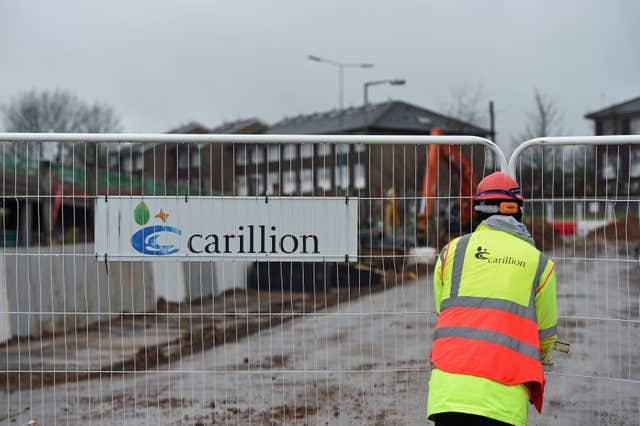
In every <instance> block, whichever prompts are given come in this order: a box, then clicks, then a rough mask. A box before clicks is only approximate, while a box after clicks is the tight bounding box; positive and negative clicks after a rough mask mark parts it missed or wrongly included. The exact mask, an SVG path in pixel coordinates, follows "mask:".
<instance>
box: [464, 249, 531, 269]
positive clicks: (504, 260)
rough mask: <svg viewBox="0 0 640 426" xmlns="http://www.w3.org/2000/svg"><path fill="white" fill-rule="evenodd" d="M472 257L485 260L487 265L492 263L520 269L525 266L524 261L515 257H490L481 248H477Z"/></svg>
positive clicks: (485, 250) (489, 254)
mask: <svg viewBox="0 0 640 426" xmlns="http://www.w3.org/2000/svg"><path fill="white" fill-rule="evenodd" d="M474 256H475V258H476V259H479V260H486V261H487V263H494V264H495V263H499V264H501V265H514V266H520V267H521V268H524V267H525V266H526V263H525V262H524V260H520V259H516V258H515V257H511V256H500V257H493V256H491V253H489V252H488V251H487V249H485V248H482V246H478V248H477V249H476V253H475V254H474Z"/></svg>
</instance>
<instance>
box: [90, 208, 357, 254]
mask: <svg viewBox="0 0 640 426" xmlns="http://www.w3.org/2000/svg"><path fill="white" fill-rule="evenodd" d="M95 218H96V221H95V247H96V256H98V257H99V258H101V259H102V258H104V257H105V256H106V257H107V258H108V259H114V260H118V259H120V260H124V259H126V260H136V259H138V260H140V259H142V260H151V259H153V260H160V259H173V258H182V259H187V258H188V259H189V260H202V261H207V260H213V259H215V258H224V259H244V260H249V259H257V260H290V261H303V260H319V261H322V260H332V261H336V260H338V261H345V260H348V261H355V260H356V258H357V255H358V200H357V199H356V198H350V199H348V200H345V198H311V197H305V198H285V197H282V198H279V197H273V198H271V197H270V198H268V199H265V198H237V197H197V198H189V199H187V200H185V199H184V198H178V197H108V198H107V199H105V198H98V199H97V201H96V215H95Z"/></svg>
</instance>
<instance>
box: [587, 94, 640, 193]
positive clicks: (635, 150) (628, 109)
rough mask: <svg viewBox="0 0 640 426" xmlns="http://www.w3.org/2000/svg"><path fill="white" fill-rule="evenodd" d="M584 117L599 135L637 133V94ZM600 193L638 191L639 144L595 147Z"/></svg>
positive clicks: (639, 121) (639, 107) (639, 111)
mask: <svg viewBox="0 0 640 426" xmlns="http://www.w3.org/2000/svg"><path fill="white" fill-rule="evenodd" d="M585 118H587V119H589V120H593V123H594V133H595V135H596V136H600V135H640V97H636V98H634V99H630V100H627V101H625V102H621V103H617V104H614V105H611V106H608V107H606V108H603V109H601V110H598V111H594V112H590V113H588V114H586V115H585ZM595 163H596V165H597V170H596V172H597V177H598V181H600V182H601V185H600V188H601V190H600V191H598V192H599V193H601V192H603V190H604V192H607V193H609V194H613V193H619V194H627V193H633V194H640V145H606V146H600V147H598V148H597V149H596V158H595Z"/></svg>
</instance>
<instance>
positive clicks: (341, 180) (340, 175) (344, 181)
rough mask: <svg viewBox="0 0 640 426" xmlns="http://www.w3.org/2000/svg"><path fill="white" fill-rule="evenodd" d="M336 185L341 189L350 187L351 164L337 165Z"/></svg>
mask: <svg viewBox="0 0 640 426" xmlns="http://www.w3.org/2000/svg"><path fill="white" fill-rule="evenodd" d="M336 186H337V187H338V188H341V189H347V188H348V187H349V166H348V165H344V166H339V167H336Z"/></svg>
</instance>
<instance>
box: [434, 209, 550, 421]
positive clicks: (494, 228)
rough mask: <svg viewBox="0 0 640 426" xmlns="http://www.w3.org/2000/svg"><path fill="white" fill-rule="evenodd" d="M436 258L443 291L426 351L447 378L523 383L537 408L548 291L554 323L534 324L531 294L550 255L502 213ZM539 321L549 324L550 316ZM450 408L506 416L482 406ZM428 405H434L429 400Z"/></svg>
mask: <svg viewBox="0 0 640 426" xmlns="http://www.w3.org/2000/svg"><path fill="white" fill-rule="evenodd" d="M438 263H439V264H440V265H439V267H440V270H436V271H435V274H439V275H440V277H441V283H440V285H441V286H442V289H441V290H442V291H441V297H440V299H439V300H436V305H437V308H438V309H439V311H440V315H439V318H438V323H437V325H436V332H435V336H434V344H433V347H432V352H431V361H432V364H433V365H434V367H435V368H437V369H438V370H441V371H443V372H446V373H449V374H451V375H452V378H454V379H455V377H456V375H469V376H475V377H482V378H486V379H490V380H492V381H495V382H498V383H499V384H501V385H503V386H504V388H505V391H506V389H507V388H508V387H509V386H516V385H520V384H524V383H526V384H527V386H528V388H529V395H530V399H531V401H532V402H533V403H534V405H536V408H537V409H538V410H539V411H540V410H541V408H542V396H543V391H544V376H543V372H542V365H541V362H540V356H541V352H542V351H541V348H540V338H542V339H544V338H547V337H548V336H549V335H550V334H552V335H553V336H555V334H556V332H555V323H556V318H555V294H554V297H553V298H552V299H549V300H552V301H551V302H549V303H552V304H553V305H554V306H553V308H552V309H549V311H550V312H552V313H553V315H552V316H553V318H550V319H551V320H552V321H553V326H551V327H546V328H543V329H541V328H540V326H539V324H538V318H537V313H536V311H537V310H536V295H537V294H539V293H540V292H541V291H542V290H543V288H544V286H545V284H546V283H547V282H548V280H549V277H550V275H551V274H552V272H553V263H552V262H551V261H550V260H549V259H548V258H547V257H546V256H545V255H544V254H542V253H540V252H539V251H538V250H537V249H536V248H535V246H534V245H533V241H532V240H531V237H530V236H529V234H528V232H527V231H526V228H524V226H522V225H521V224H519V223H518V222H517V221H515V220H514V219H512V218H509V217H504V216H493V217H491V218H490V219H488V220H486V221H485V222H483V223H482V224H481V225H480V226H479V227H478V229H477V231H476V232H474V233H473V234H469V235H465V236H463V237H461V238H459V239H457V240H454V241H452V242H451V243H450V244H449V245H448V247H447V248H446V249H445V250H444V251H443V256H442V255H441V259H440V261H439V262H438ZM545 272H546V275H545ZM436 281H437V280H436ZM554 284H555V283H554ZM554 293H555V287H554ZM436 294H437V289H436ZM543 322H544V323H546V324H548V323H549V318H546V319H545V320H544V321H543ZM539 330H540V337H539ZM437 391H438V390H437V389H433V388H432V389H430V393H432V392H437ZM509 391H511V390H509ZM476 397H477V396H474V397H473V398H476ZM473 398H472V399H473ZM430 400H431V395H430ZM430 405H431V404H430ZM521 406H522V405H521ZM524 407H525V410H526V403H525V404H524ZM449 411H462V412H471V413H472V414H480V415H485V416H488V417H492V418H496V419H497V420H501V421H509V420H508V419H505V417H504V416H502V417H501V416H499V415H498V416H492V415H490V413H486V412H481V413H477V412H473V410H466V411H465V410H449ZM429 412H430V414H434V413H435V412H433V411H432V410H431V407H430V410H429ZM439 412H441V411H439ZM524 417H525V419H526V413H524ZM525 421H526V420H525Z"/></svg>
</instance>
